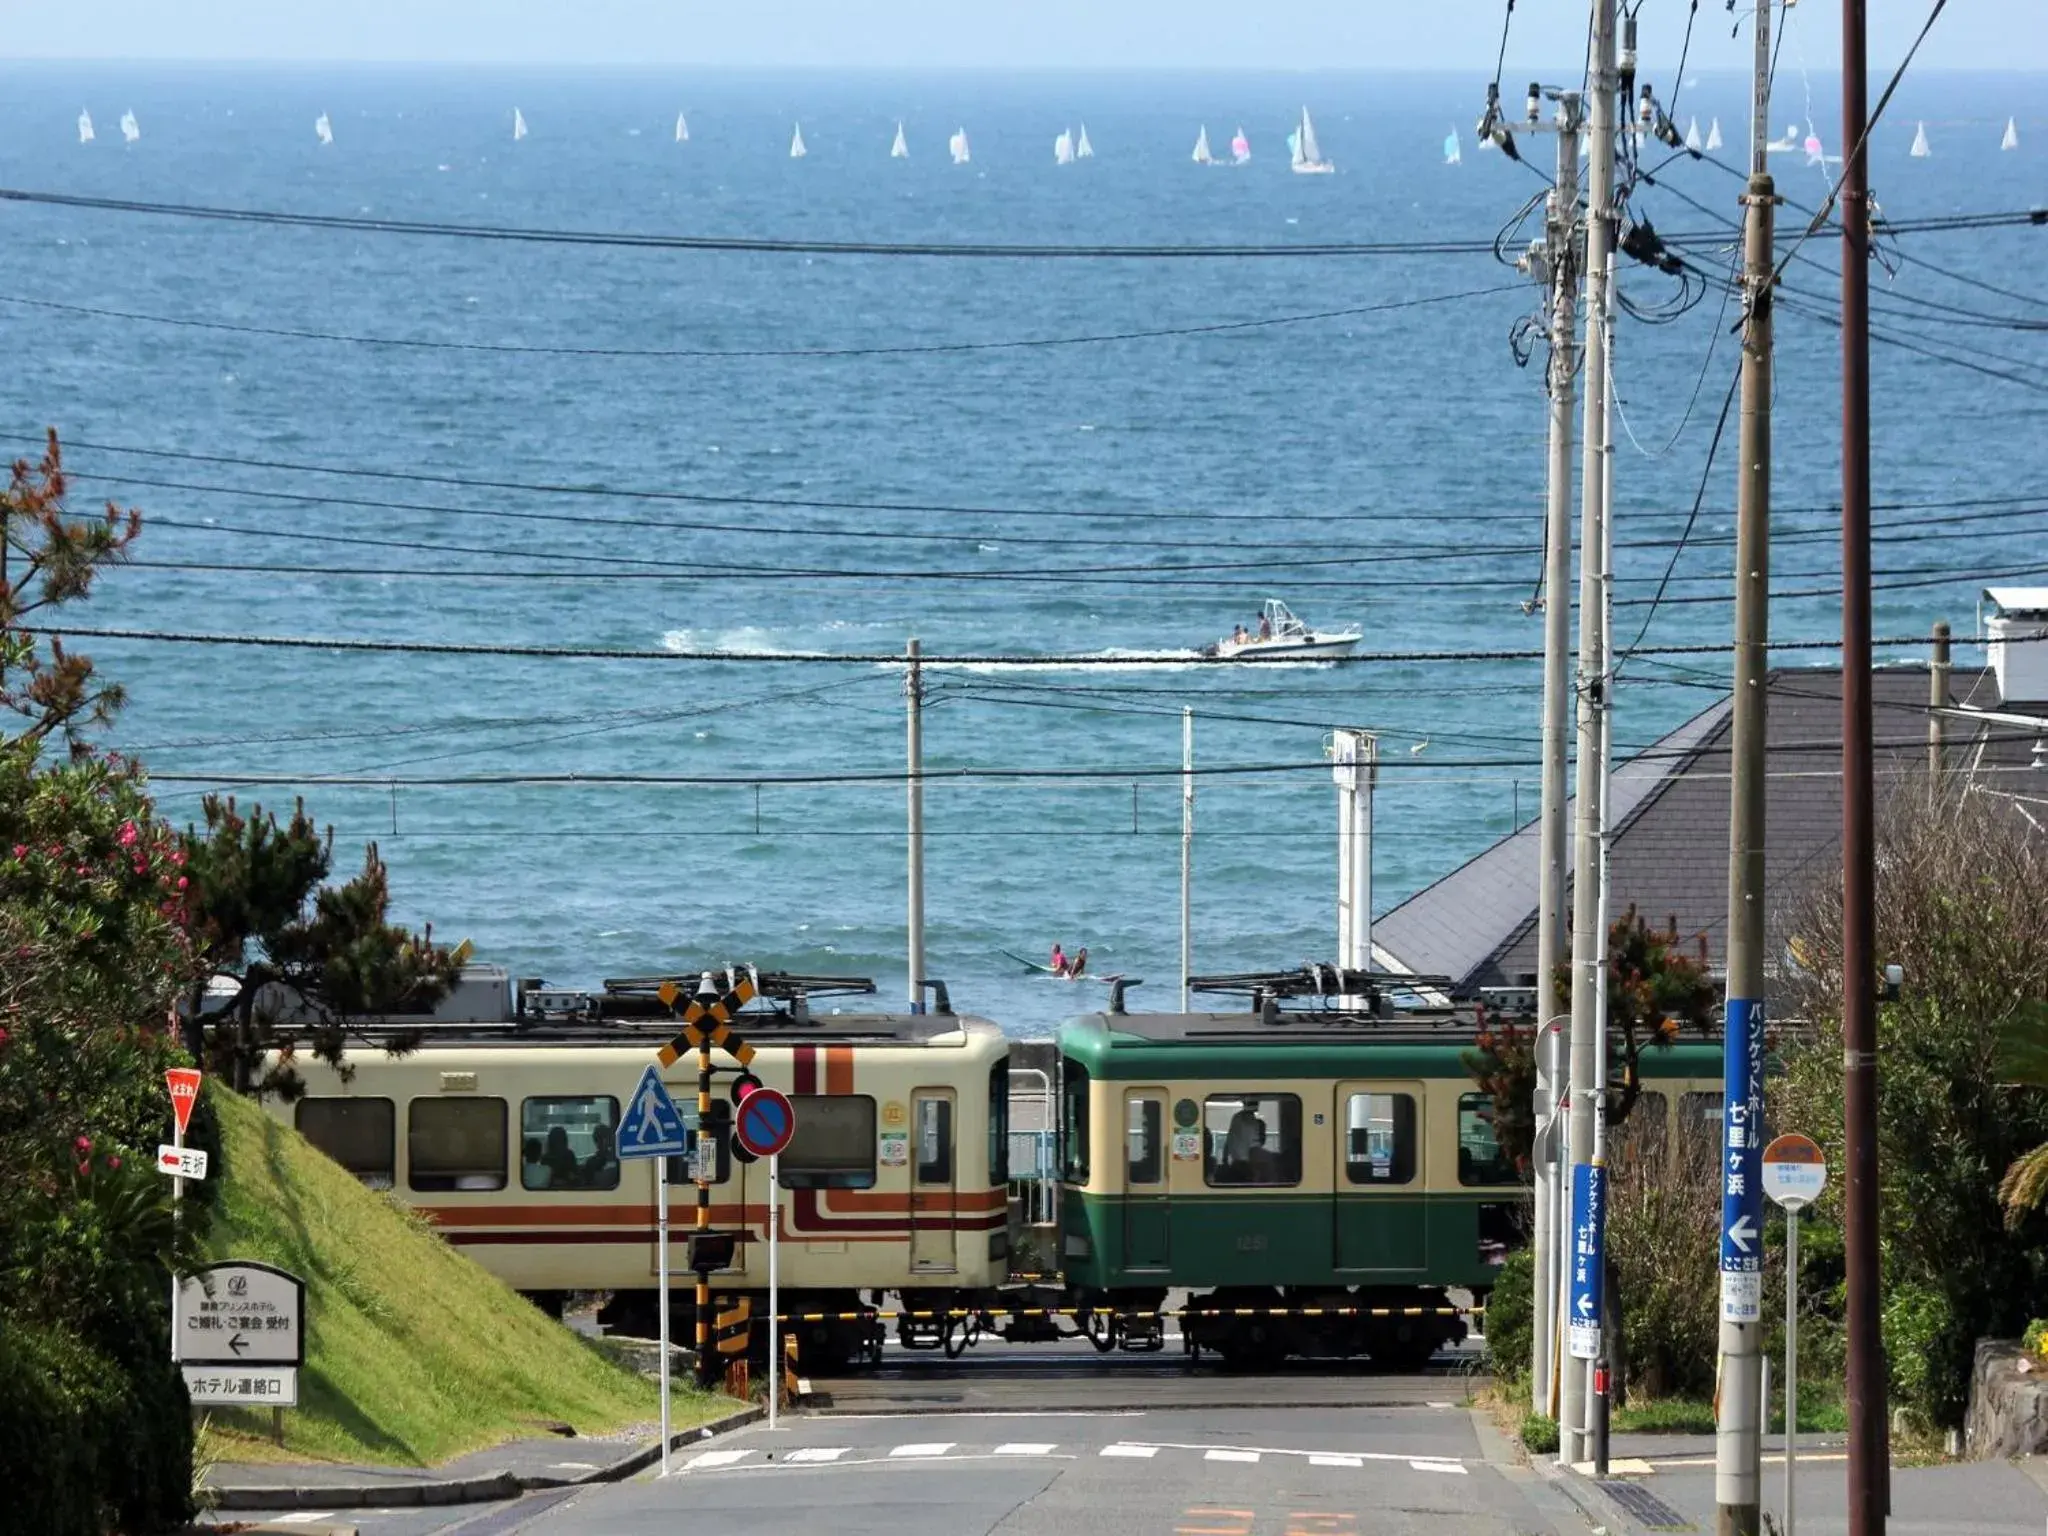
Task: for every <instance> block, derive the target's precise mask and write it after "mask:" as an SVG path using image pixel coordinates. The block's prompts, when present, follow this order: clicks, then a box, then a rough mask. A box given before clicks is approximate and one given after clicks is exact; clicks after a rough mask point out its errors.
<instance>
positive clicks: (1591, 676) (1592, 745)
mask: <svg viewBox="0 0 2048 1536" xmlns="http://www.w3.org/2000/svg"><path fill="white" fill-rule="evenodd" d="M1614 18H1615V0H1593V43H1592V58H1591V60H1590V64H1591V68H1590V70H1589V77H1590V78H1589V86H1588V89H1589V91H1590V93H1591V102H1590V107H1591V112H1590V124H1591V133H1592V151H1591V153H1590V155H1589V156H1588V157H1587V166H1586V316H1585V320H1586V362H1585V376H1586V412H1585V424H1584V459H1583V462H1582V464H1581V470H1580V477H1581V484H1580V516H1579V665H1578V742H1579V759H1578V816H1577V822H1578V826H1577V831H1576V844H1575V847H1574V849H1573V860H1572V866H1573V867H1572V1022H1571V1116H1570V1122H1569V1123H1570V1136H1571V1140H1570V1153H1569V1158H1568V1161H1569V1162H1570V1164H1571V1165H1572V1167H1573V1168H1574V1169H1576V1168H1577V1167H1578V1166H1579V1165H1580V1164H1582V1163H1583V1164H1590V1163H1591V1161H1592V1156H1593V1142H1594V1130H1593V1117H1594V1115H1595V1113H1596V1112H1597V1110H1596V1106H1597V1105H1598V1103H1599V1101H1600V1099H1601V1096H1602V1090H1603V1088H1604V1087H1605V1078H1606V1070H1605V1066H1606V1064H1605V1063H1604V1062H1601V1061H1599V1060H1598V1059H1597V1058H1596V1056H1595V1054H1594V1052H1595V1049H1596V1047H1595V1042H1594V1031H1595V1025H1596V1018H1595V1014H1596V1011H1597V1009H1598V1006H1599V1001H1598V1000H1599V997H1600V995H1601V993H1602V992H1603V990H1604V989H1605V986H1606V978H1605V977H1604V976H1602V975H1601V974H1600V968H1599V961H1598V958H1597V956H1598V955H1599V952H1600V937H1601V936H1600V910H1599V908H1600V871H1599V862H1600V841H1601V826H1600V715H1601V713H1602V711H1604V710H1605V709H1606V708H1607V703H1608V700H1607V681H1608V679H1607V629H1606V625H1605V623H1604V622H1603V621H1604V618H1605V614H1606V604H1605V603H1604V601H1603V600H1602V598H1603V592H1602V573H1601V569H1600V551H1601V550H1602V548H1604V546H1605V543H1606V539H1605V534H1604V530H1605V526H1606V521H1607V466H1606V453H1607V316H1608V304H1607V291H1608V286H1609V282H1610V278H1611V266H1610V263H1609V259H1608V258H1609V256H1610V254H1611V253H1612V252H1613V250H1614V239H1615V209H1614V127H1615V123H1614V113H1615V97H1616V94H1617V92H1618V91H1619V89H1620V81H1619V79H1618V77H1617V74H1616V70H1615V41H1614ZM1574 1177H1575V1178H1576V1177H1577V1175H1576V1174H1575V1175H1574ZM1575 1203H1576V1202H1575ZM1573 1221H1574V1223H1581V1222H1583V1221H1584V1216H1583V1214H1581V1213H1576V1212H1575V1214H1574V1216H1573ZM1570 1230H1572V1232H1573V1235H1574V1237H1576V1227H1574V1228H1572V1229H1570ZM1595 1284H1596V1286H1597V1284H1598V1281H1597V1279H1596V1281H1595ZM1591 1371H1592V1362H1591V1361H1590V1360H1585V1361H1583V1362H1581V1361H1579V1360H1577V1359H1575V1360H1574V1362H1573V1363H1572V1364H1571V1365H1569V1366H1568V1367H1567V1368H1566V1369H1565V1370H1564V1371H1563V1373H1562V1374H1563V1378H1564V1379H1563V1383H1562V1386H1563V1390H1562V1392H1561V1393H1560V1394H1559V1399H1560V1401H1559V1407H1558V1457H1559V1460H1561V1461H1563V1462H1564V1463H1566V1464H1567V1465H1569V1464H1571V1463H1573V1462H1576V1461H1579V1460H1582V1459H1583V1457H1582V1455H1581V1451H1582V1447H1583V1445H1584V1441H1585V1425H1586V1397H1587V1388H1588V1386H1589V1384H1590V1383H1589V1381H1588V1378H1589V1376H1590V1374H1591Z"/></svg>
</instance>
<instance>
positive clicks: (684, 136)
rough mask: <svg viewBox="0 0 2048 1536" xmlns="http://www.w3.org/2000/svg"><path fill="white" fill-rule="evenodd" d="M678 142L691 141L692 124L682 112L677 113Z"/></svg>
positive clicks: (685, 142)
mask: <svg viewBox="0 0 2048 1536" xmlns="http://www.w3.org/2000/svg"><path fill="white" fill-rule="evenodd" d="M676 142H677V143H678V144H687V143H689V142H690V125H689V122H688V121H687V120H686V119H685V118H684V117H683V114H682V113H680V112H678V113H677V114H676Z"/></svg>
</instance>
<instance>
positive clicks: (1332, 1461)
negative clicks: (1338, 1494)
mask: <svg viewBox="0 0 2048 1536" xmlns="http://www.w3.org/2000/svg"><path fill="white" fill-rule="evenodd" d="M1308 1464H1309V1465H1310V1466H1312V1467H1343V1468H1344V1469H1345V1470H1347V1471H1351V1472H1356V1471H1358V1470H1359V1469H1360V1468H1361V1467H1363V1466H1364V1465H1365V1458H1364V1457H1362V1456H1337V1455H1333V1454H1328V1453H1324V1452H1315V1453H1312V1454H1311V1455H1310V1456H1309V1459H1308Z"/></svg>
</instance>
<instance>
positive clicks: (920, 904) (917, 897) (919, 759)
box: [903, 640, 924, 1013]
mask: <svg viewBox="0 0 2048 1536" xmlns="http://www.w3.org/2000/svg"><path fill="white" fill-rule="evenodd" d="M918 653H919V646H918V642H917V641H916V640H912V641H911V642H910V644H909V646H908V654H909V658H910V667H909V670H908V672H907V673H906V674H905V676H904V679H903V693H904V698H905V700H906V701H907V703H908V706H909V721H910V723H909V748H910V772H909V774H908V775H907V779H908V784H909V813H910V838H909V841H910V870H909V875H910V879H909V884H910V914H909V916H910V923H909V928H910V1011H911V1012H912V1013H923V1012H924V669H923V666H922V664H921V663H920V662H919V660H918Z"/></svg>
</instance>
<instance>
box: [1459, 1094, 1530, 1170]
mask: <svg viewBox="0 0 2048 1536" xmlns="http://www.w3.org/2000/svg"><path fill="white" fill-rule="evenodd" d="M1458 1182H1459V1183H1460V1184H1467V1185H1473V1184H1476V1185H1490V1184H1519V1183H1521V1182H1522V1176H1521V1174H1520V1173H1519V1172H1518V1171H1517V1170H1516V1168H1515V1165H1514V1164H1513V1163H1512V1162H1511V1161H1509V1159H1508V1156H1507V1154H1506V1153H1504V1152H1502V1151H1501V1149H1500V1143H1499V1142H1498V1141H1496V1140H1494V1136H1493V1095H1492V1094H1490V1093H1462V1094H1460V1095H1458Z"/></svg>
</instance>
